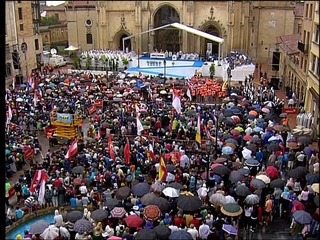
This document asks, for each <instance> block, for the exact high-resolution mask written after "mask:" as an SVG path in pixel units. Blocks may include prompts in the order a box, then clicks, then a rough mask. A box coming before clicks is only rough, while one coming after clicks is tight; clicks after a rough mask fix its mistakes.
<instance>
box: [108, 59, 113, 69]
mask: <svg viewBox="0 0 320 240" xmlns="http://www.w3.org/2000/svg"><path fill="white" fill-rule="evenodd" d="M112 62H113V59H112V58H110V59H109V66H108V67H109V70H110V71H112Z"/></svg>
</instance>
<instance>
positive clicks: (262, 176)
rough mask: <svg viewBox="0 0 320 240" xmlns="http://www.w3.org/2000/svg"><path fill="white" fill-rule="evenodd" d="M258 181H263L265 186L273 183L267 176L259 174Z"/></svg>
mask: <svg viewBox="0 0 320 240" xmlns="http://www.w3.org/2000/svg"><path fill="white" fill-rule="evenodd" d="M256 179H259V180H261V181H263V182H264V183H265V184H269V183H270V182H271V181H270V178H269V177H268V176H267V175H264V174H258V175H257V176H256Z"/></svg>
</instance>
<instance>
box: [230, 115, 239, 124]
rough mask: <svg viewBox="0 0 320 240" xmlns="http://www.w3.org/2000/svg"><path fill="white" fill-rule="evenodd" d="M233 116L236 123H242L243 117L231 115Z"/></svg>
mask: <svg viewBox="0 0 320 240" xmlns="http://www.w3.org/2000/svg"><path fill="white" fill-rule="evenodd" d="M231 118H232V119H233V121H235V122H236V123H241V119H240V118H239V117H238V116H231Z"/></svg>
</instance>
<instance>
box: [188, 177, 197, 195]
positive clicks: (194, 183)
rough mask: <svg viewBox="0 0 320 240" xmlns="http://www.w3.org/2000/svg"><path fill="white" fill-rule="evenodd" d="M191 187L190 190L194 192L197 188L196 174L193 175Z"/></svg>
mask: <svg viewBox="0 0 320 240" xmlns="http://www.w3.org/2000/svg"><path fill="white" fill-rule="evenodd" d="M189 189H190V192H194V190H195V189H196V178H195V177H194V176H191V178H190V183H189Z"/></svg>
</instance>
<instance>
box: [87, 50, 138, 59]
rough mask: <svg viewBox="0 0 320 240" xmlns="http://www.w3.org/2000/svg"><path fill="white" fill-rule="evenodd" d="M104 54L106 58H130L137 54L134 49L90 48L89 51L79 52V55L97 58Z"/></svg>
mask: <svg viewBox="0 0 320 240" xmlns="http://www.w3.org/2000/svg"><path fill="white" fill-rule="evenodd" d="M103 55H104V56H106V57H107V58H108V59H112V58H114V59H115V58H117V59H123V58H126V59H132V58H134V57H136V56H137V54H136V53H135V52H134V51H128V52H127V51H121V50H111V49H108V50H103V49H92V50H89V51H83V52H82V53H81V56H85V57H88V56H90V57H91V58H96V57H97V58H98V59H101V57H102V56H103Z"/></svg>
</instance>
